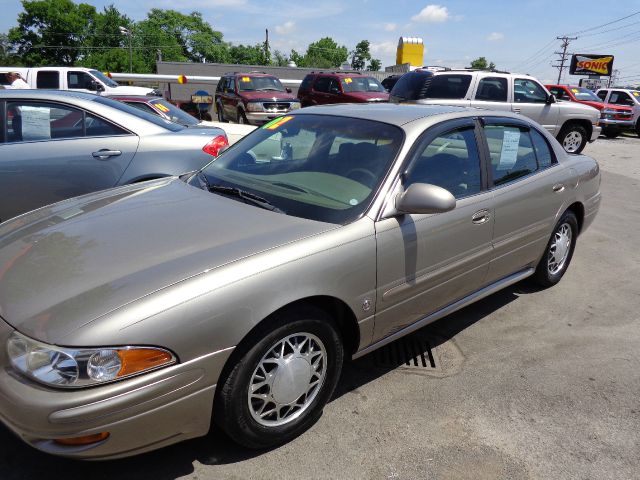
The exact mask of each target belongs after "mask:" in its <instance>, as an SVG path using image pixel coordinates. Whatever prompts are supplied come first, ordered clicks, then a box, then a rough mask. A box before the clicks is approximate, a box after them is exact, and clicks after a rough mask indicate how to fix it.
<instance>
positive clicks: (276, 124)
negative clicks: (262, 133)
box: [262, 116, 293, 130]
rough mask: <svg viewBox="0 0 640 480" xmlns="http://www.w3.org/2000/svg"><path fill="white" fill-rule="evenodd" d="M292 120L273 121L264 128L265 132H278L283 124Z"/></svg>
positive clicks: (285, 118) (279, 119)
mask: <svg viewBox="0 0 640 480" xmlns="http://www.w3.org/2000/svg"><path fill="white" fill-rule="evenodd" d="M292 119H293V117H292V116H288V117H282V118H276V119H275V120H271V121H270V122H269V123H267V124H266V125H265V126H264V127H262V128H264V129H265V130H276V129H277V128H279V127H280V126H282V125H283V124H285V123H287V122H288V121H289V120H292Z"/></svg>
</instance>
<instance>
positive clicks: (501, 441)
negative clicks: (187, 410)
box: [0, 136, 640, 480]
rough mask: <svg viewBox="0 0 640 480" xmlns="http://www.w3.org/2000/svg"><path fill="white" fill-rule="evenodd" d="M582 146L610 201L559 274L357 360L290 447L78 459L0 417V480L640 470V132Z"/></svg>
mask: <svg viewBox="0 0 640 480" xmlns="http://www.w3.org/2000/svg"><path fill="white" fill-rule="evenodd" d="M585 154H587V155H590V156H593V157H595V158H596V159H597V160H598V161H599V162H600V165H601V168H602V171H603V176H602V187H601V188H602V194H603V202H602V207H601V210H600V213H599V215H598V217H597V218H596V220H595V222H594V224H593V225H592V226H591V228H590V229H589V230H587V231H586V232H585V233H584V234H583V235H581V236H580V238H579V239H578V245H577V249H576V252H575V255H574V257H573V261H572V264H571V266H570V268H569V270H568V272H567V274H566V275H565V277H564V279H563V280H562V282H560V284H558V285H557V286H555V287H553V288H550V289H547V290H539V289H536V288H533V287H532V286H531V285H530V284H529V283H526V282H524V283H521V284H517V285H515V286H513V287H510V288H508V289H506V290H504V291H502V292H499V293H497V294H495V295H493V296H491V297H488V298H486V299H484V300H483V301H481V302H479V303H477V304H475V305H472V306H470V307H468V308H466V309H464V310H462V311H460V312H457V313H455V314H453V315H451V316H449V317H447V318H444V319H442V320H440V321H438V322H436V323H435V324H433V325H430V326H429V327H426V328H425V329H422V330H421V331H419V332H417V334H414V335H412V336H411V337H409V338H408V339H406V340H405V341H404V342H402V343H396V344H393V345H392V346H391V347H390V348H389V349H387V350H385V351H382V352H379V353H377V354H374V355H369V356H368V357H364V358H362V359H360V360H358V361H355V362H353V363H351V364H348V365H347V366H346V367H345V369H344V373H343V376H342V379H341V381H340V384H339V387H338V391H337V393H336V395H335V398H334V399H333V400H332V401H331V402H330V403H329V405H327V407H326V408H325V410H324V414H323V416H322V417H321V419H320V420H319V421H318V422H317V423H316V424H315V425H314V426H313V427H312V428H311V429H310V430H309V431H307V432H306V433H305V434H303V435H302V436H301V437H299V438H298V439H296V440H294V441H293V442H291V443H289V444H287V445H284V446H282V447H279V448H276V449H273V450H270V451H261V452H254V451H248V450H246V449H243V448H241V447H238V446H236V445H234V444H233V443H232V442H231V441H230V440H229V439H227V438H226V437H224V435H222V434H221V433H219V432H215V431H214V432H211V433H210V434H209V435H208V436H207V437H204V438H201V439H196V440H192V441H188V442H185V443H182V444H179V445H175V446H172V447H169V448H165V449H163V450H161V451H158V452H153V453H150V454H146V455H142V456H139V457H135V458H131V459H125V460H119V461H111V462H102V463H82V462H77V461H70V460H64V459H59V458H55V457H50V456H47V455H44V454H41V453H39V452H37V451H34V450H32V449H31V448H29V447H27V446H25V445H23V444H22V443H21V442H20V441H19V440H17V439H16V438H14V437H13V436H12V435H11V434H10V433H9V432H8V431H6V430H5V429H4V428H2V427H0V446H1V448H0V479H2V480H17V479H31V478H33V479H54V478H64V479H67V480H70V479H75V478H83V479H84V478H91V479H92V480H98V479H111V478H117V479H119V480H125V479H130V478H131V479H133V478H136V479H146V478H153V479H154V480H165V479H175V478H185V479H187V478H188V479H248V478H256V479H283V480H284V479H315V478H318V479H325V478H329V479H474V480H483V479H554V480H555V479H598V480H601V479H635V478H637V479H640V348H639V347H640V313H639V312H640V248H639V245H640V186H639V184H640V139H639V138H637V137H635V136H627V137H621V138H618V139H614V140H608V139H605V138H601V139H599V140H598V141H597V142H596V143H594V144H591V145H589V146H587V148H586V150H585ZM412 352H413V353H412ZM416 352H417V353H418V354H417V355H414V354H415V353H416ZM421 352H422V353H423V355H420V353H421ZM406 356H408V357H409V358H410V359H412V358H415V361H414V360H410V365H406V363H404V361H405V357H406ZM416 364H417V365H416Z"/></svg>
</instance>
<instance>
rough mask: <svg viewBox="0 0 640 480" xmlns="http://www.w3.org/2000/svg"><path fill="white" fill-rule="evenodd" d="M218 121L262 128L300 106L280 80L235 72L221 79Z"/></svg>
mask: <svg viewBox="0 0 640 480" xmlns="http://www.w3.org/2000/svg"><path fill="white" fill-rule="evenodd" d="M215 105H216V112H217V114H218V120H219V121H221V122H226V121H229V120H233V121H235V122H237V123H249V124H253V125H262V124H263V123H266V122H268V121H269V120H272V119H274V118H276V117H279V116H281V115H282V114H284V113H287V112H288V111H290V110H295V109H296V108H300V102H299V101H298V99H297V98H296V97H294V96H293V95H292V94H291V89H290V88H286V89H285V88H284V87H283V86H282V83H280V80H278V79H277V78H276V77H274V76H273V75H268V74H266V73H264V72H249V73H241V72H233V73H226V74H224V75H223V76H222V78H220V81H219V82H218V88H217V89H216V95H215Z"/></svg>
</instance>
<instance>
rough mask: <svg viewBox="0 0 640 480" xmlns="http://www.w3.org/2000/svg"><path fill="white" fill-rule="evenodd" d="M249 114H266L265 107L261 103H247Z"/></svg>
mask: <svg viewBox="0 0 640 480" xmlns="http://www.w3.org/2000/svg"><path fill="white" fill-rule="evenodd" d="M247 112H264V107H263V106H262V103H260V102H249V103H247Z"/></svg>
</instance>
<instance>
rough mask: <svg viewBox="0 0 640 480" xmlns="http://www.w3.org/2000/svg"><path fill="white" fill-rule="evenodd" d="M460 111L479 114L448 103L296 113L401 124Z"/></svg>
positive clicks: (361, 106)
mask: <svg viewBox="0 0 640 480" xmlns="http://www.w3.org/2000/svg"><path fill="white" fill-rule="evenodd" d="M460 112H470V113H476V114H477V113H478V110H477V109H475V108H467V107H452V106H448V105H418V104H399V105H398V104H393V103H377V104H372V105H370V104H366V103H336V104H332V105H322V106H315V107H307V108H304V109H302V110H297V111H296V115H304V114H320V115H337V116H341V117H351V118H361V119H363V120H375V121H379V122H385V123H390V124H393V125H398V126H400V125H405V124H407V123H410V122H413V121H414V120H418V119H420V118H424V117H431V116H434V115H444V114H450V113H460ZM503 113H506V112H503Z"/></svg>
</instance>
